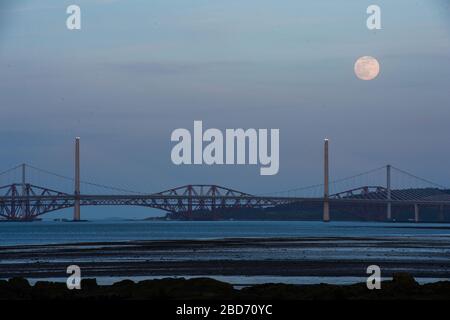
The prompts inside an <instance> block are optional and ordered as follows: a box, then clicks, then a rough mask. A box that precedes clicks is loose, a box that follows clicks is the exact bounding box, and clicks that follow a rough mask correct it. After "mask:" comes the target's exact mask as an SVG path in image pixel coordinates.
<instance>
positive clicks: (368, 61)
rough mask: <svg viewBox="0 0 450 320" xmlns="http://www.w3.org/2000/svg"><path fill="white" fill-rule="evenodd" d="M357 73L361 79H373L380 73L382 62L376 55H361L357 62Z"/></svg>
mask: <svg viewBox="0 0 450 320" xmlns="http://www.w3.org/2000/svg"><path fill="white" fill-rule="evenodd" d="M355 74H356V76H357V77H358V78H359V79H361V80H373V79H375V78H376V77H377V76H378V75H379V74H380V64H379V63H378V60H377V59H375V58H374V57H370V56H364V57H361V58H359V59H358V60H356V62H355Z"/></svg>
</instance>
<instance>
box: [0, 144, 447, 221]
mask: <svg viewBox="0 0 450 320" xmlns="http://www.w3.org/2000/svg"><path fill="white" fill-rule="evenodd" d="M328 171H329V169H328V140H326V141H325V146H324V182H323V183H321V184H317V185H312V186H308V187H302V188H293V189H288V190H283V191H277V192H272V193H270V194H259V195H257V194H250V193H245V192H241V191H238V190H235V189H231V188H226V187H221V186H218V185H186V186H182V187H177V188H172V189H169V190H165V191H162V192H157V193H145V192H144V193H142V192H136V191H133V190H128V189H125V188H117V187H112V186H107V185H102V184H97V183H93V182H87V181H82V180H81V179H80V140H79V138H77V139H76V143H75V173H74V177H69V176H64V175H60V174H57V173H53V172H51V171H47V170H45V169H41V168H38V167H35V166H31V165H27V164H21V165H18V166H16V167H14V168H11V169H9V170H6V171H4V172H0V219H3V220H11V221H30V220H35V219H38V218H39V217H40V216H42V215H44V214H46V213H50V212H53V211H56V210H62V209H67V208H74V214H73V220H74V221H79V220H81V215H80V208H81V207H82V206H139V207H148V208H156V209H160V210H163V211H166V212H167V213H169V214H177V215H178V216H182V217H184V218H185V219H189V218H190V217H191V216H192V214H193V213H194V212H202V213H203V214H213V213H214V212H217V211H220V210H227V209H245V208H270V207H277V206H289V205H296V206H302V205H307V204H309V205H311V204H314V205H319V206H321V207H322V208H323V220H324V221H330V219H331V217H330V206H331V207H333V206H342V205H346V206H349V207H357V206H368V205H372V206H378V207H380V206H382V207H383V208H385V219H386V220H387V221H390V220H392V219H393V216H392V208H393V207H402V208H411V214H412V216H413V219H414V221H419V220H420V210H421V208H422V207H430V206H431V207H436V208H438V209H439V210H440V211H439V212H440V213H441V218H442V219H443V213H444V211H445V209H446V208H450V191H449V189H448V188H446V187H444V186H442V185H439V184H436V183H433V182H431V181H429V180H427V179H423V178H420V177H418V176H416V175H414V174H411V173H409V172H407V171H404V170H402V169H399V168H396V167H393V166H390V165H386V166H383V167H380V168H376V169H373V170H369V171H367V172H363V173H360V174H357V175H353V176H350V177H347V178H343V179H338V180H333V181H330V180H329V172H328ZM49 177H51V178H52V179H53V180H56V181H58V182H57V183H55V182H52V183H50V182H49V180H51V179H49ZM63 185H65V186H64V187H63ZM70 190H73V191H70ZM81 190H83V193H82V192H81Z"/></svg>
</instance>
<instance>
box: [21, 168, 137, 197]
mask: <svg viewBox="0 0 450 320" xmlns="http://www.w3.org/2000/svg"><path fill="white" fill-rule="evenodd" d="M26 166H27V167H29V168H31V169H34V170H37V171H40V172H42V173H45V174H49V175H52V176H56V177H58V178H61V179H66V180H70V181H75V179H74V178H71V177H67V176H64V175H61V174H58V173H54V172H51V171H48V170H44V169H41V168H37V167H34V166H32V165H29V164H27V165H26ZM80 183H83V184H86V185H90V186H94V187H98V188H103V189H108V190H114V191H120V192H128V193H137V194H145V193H143V192H139V191H135V190H128V189H123V188H117V187H113V186H108V185H103V184H98V183H94V182H89V181H83V180H80Z"/></svg>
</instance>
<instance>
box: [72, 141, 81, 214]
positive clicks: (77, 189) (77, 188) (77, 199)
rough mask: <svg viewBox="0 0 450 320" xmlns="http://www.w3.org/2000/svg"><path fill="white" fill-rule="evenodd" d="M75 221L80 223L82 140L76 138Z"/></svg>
mask: <svg viewBox="0 0 450 320" xmlns="http://www.w3.org/2000/svg"><path fill="white" fill-rule="evenodd" d="M73 220H74V221H80V138H79V137H77V138H75V206H74V210H73Z"/></svg>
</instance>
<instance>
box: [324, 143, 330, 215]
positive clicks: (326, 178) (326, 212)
mask: <svg viewBox="0 0 450 320" xmlns="http://www.w3.org/2000/svg"><path fill="white" fill-rule="evenodd" d="M323 156H324V162H323V164H324V165H323V177H324V183H323V221H324V222H329V221H330V202H329V201H328V198H329V196H330V191H329V184H330V179H329V165H328V139H325V141H324V154H323Z"/></svg>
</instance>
